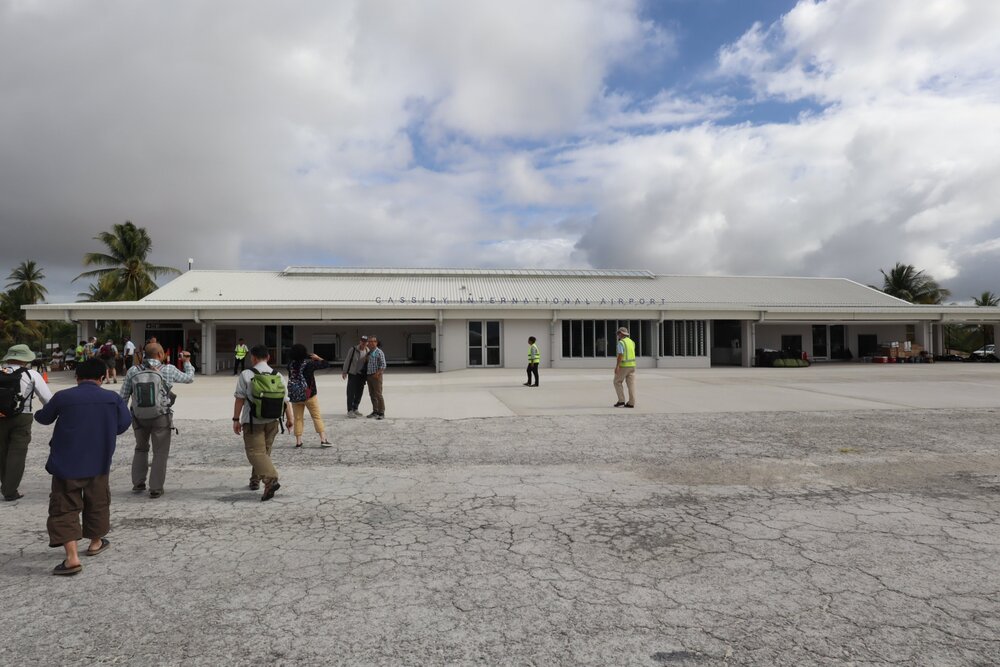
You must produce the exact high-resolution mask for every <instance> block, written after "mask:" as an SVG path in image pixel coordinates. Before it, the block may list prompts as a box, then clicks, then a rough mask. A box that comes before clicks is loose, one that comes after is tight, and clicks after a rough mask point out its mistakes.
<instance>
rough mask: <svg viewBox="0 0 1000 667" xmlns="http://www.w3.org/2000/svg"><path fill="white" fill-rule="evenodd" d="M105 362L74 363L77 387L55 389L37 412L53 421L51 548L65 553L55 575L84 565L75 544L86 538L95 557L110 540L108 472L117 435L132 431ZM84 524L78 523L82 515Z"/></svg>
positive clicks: (46, 420)
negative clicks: (108, 384)
mask: <svg viewBox="0 0 1000 667" xmlns="http://www.w3.org/2000/svg"><path fill="white" fill-rule="evenodd" d="M106 372H107V366H106V365H105V364H104V363H102V362H101V360H100V359H88V360H87V361H84V362H83V363H80V364H77V367H76V386H75V387H72V388H70V389H63V390H62V391H60V392H57V393H56V395H55V396H53V397H52V400H51V401H49V402H48V403H46V404H45V407H43V408H42V409H41V410H39V411H38V412H37V413H36V414H35V421H37V422H38V423H39V424H44V425H49V424H52V423H53V422H55V428H54V429H53V430H52V440H51V441H50V442H49V458H48V460H47V461H46V463H45V471H46V472H48V473H49V474H50V475H52V493H51V494H50V495H49V518H48V521H47V522H46V528H47V530H48V533H49V546H50V547H52V548H57V547H62V548H63V549H64V550H65V552H66V556H65V558H63V561H62V562H61V563H59V564H58V565H56V566H55V568H54V569H53V570H52V574H56V575H72V574H77V573H78V572H80V571H81V570H82V569H83V564H82V563H81V562H80V554H79V552H78V551H77V546H76V543H77V541H78V540H80V539H82V538H88V539H89V540H90V545H89V546H88V548H87V550H86V551H85V552H84V553H86V554H87V555H88V556H97V555H98V554H102V553H104V552H105V551H107V549H108V547H110V546H111V542H110V541H108V539H107V538H106V537H105V535H107V534H108V532H109V531H110V530H111V487H110V485H109V483H108V475H109V474H110V472H111V458H112V456H113V455H114V453H115V439H116V437H117V436H119V435H121V434H122V433H124V432H125V431H126V430H128V427H129V424H131V422H132V417H131V415H129V411H128V407H126V405H125V401H123V400H122V399H121V397H120V396H119V395H118V394H116V393H114V392H113V391H105V390H104V389H102V388H101V382H102V380H103V378H104V376H105V374H106ZM81 513H82V514H83V525H82V526H81V525H80V514H81Z"/></svg>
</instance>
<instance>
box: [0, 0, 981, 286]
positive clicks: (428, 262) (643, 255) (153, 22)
mask: <svg viewBox="0 0 1000 667" xmlns="http://www.w3.org/2000/svg"><path fill="white" fill-rule="evenodd" d="M998 34H1000V2H997V0H920V1H919V2H914V1H904V0H897V1H890V0H825V1H823V0H799V1H798V2H796V1H795V0H753V1H747V0H646V1H642V0H579V1H576V0H546V1H545V2H538V1H537V0H504V2H487V1H485V0H484V1H482V2H480V1H470V0H421V1H420V2H410V1H407V0H396V1H390V0H353V1H351V0H337V1H336V2H334V1H330V0H314V1H309V0H300V1H296V0H283V1H282V2H275V1H269V2H264V1H257V0H228V1H226V0H219V1H214V2H202V1H201V0H171V1H170V2H164V1H160V2H143V1H139V0H92V1H87V0H0V229H3V233H4V242H3V243H2V245H0V255H2V262H0V268H2V267H13V266H14V265H15V264H16V263H17V262H18V261H20V260H22V259H26V258H27V259H35V260H36V261H38V262H39V263H40V264H41V265H42V266H43V267H44V269H45V270H46V273H47V274H48V277H49V279H48V281H47V284H48V286H49V289H50V292H51V295H50V301H59V300H72V299H73V298H74V295H75V294H76V292H78V291H82V290H84V289H85V287H86V284H84V283H83V282H82V281H81V282H77V283H73V284H71V283H70V280H71V279H72V278H73V277H74V276H75V275H76V274H78V273H79V272H81V271H82V270H83V267H82V266H81V255H82V254H83V253H84V252H86V251H90V250H97V249H98V246H97V244H96V242H94V241H93V240H92V239H93V236H94V235H95V234H96V233H98V232H99V231H101V230H104V229H108V228H109V227H110V225H111V224H113V223H119V222H124V221H125V220H132V221H133V222H135V223H136V224H138V225H140V226H143V227H146V228H147V229H148V230H149V232H150V234H151V235H152V237H153V240H154V255H153V259H154V261H156V262H157V263H162V264H169V265H173V266H177V267H179V268H182V267H184V266H186V262H187V258H188V257H194V258H195V265H196V267H197V268H246V269H257V268H264V269H275V268H282V267H284V266H286V265H289V264H321V265H333V266H409V267H425V266H448V267H545V268H564V267H584V268H587V267H590V268H641V269H649V270H652V271H655V272H658V273H684V274H768V275H819V276H845V277H849V278H853V279H855V280H859V281H861V282H865V283H876V282H879V281H880V279H881V278H880V275H879V269H880V268H888V267H890V266H892V264H893V263H895V262H897V261H902V262H905V263H911V264H914V265H915V266H917V267H918V268H922V269H926V270H927V271H928V272H929V273H931V274H933V275H934V276H935V277H937V278H938V279H939V281H940V282H942V283H943V284H944V285H945V286H947V287H949V288H951V289H952V291H953V292H954V296H955V298H956V299H966V298H967V297H969V296H971V295H973V294H978V293H980V292H981V291H983V290H986V289H989V290H993V291H996V292H1000V262H998V261H997V260H998V259H1000V185H998V184H1000V39H997V35H998ZM7 270H9V269H4V271H5V272H6V271H7Z"/></svg>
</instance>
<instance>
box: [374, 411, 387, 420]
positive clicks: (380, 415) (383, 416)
mask: <svg viewBox="0 0 1000 667" xmlns="http://www.w3.org/2000/svg"><path fill="white" fill-rule="evenodd" d="M375 419H379V420H382V419H385V415H384V414H382V413H381V412H380V413H379V414H377V415H375Z"/></svg>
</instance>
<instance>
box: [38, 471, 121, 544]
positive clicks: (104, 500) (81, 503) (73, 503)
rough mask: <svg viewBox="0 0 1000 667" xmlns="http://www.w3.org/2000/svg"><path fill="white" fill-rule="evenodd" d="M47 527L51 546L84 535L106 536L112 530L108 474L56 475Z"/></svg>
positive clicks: (87, 536)
mask: <svg viewBox="0 0 1000 667" xmlns="http://www.w3.org/2000/svg"><path fill="white" fill-rule="evenodd" d="M81 512H82V513H83V527H82V528H81V526H80V513H81ZM46 528H48V531H49V546H50V547H61V546H62V545H64V544H66V543H67V542H76V541H77V540H79V539H81V538H84V537H86V538H89V539H91V540H96V539H98V538H101V537H104V536H105V535H107V534H108V531H110V530H111V486H110V485H109V484H108V475H98V476H97V477H88V478H86V479H60V478H58V477H53V478H52V493H51V494H49V520H48V522H47V523H46Z"/></svg>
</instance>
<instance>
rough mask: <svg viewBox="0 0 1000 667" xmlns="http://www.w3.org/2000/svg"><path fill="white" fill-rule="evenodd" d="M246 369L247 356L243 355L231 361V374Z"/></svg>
mask: <svg viewBox="0 0 1000 667" xmlns="http://www.w3.org/2000/svg"><path fill="white" fill-rule="evenodd" d="M234 359H235V358H234ZM246 369H247V358H246V357H243V358H242V359H235V361H234V363H233V375H236V374H237V373H242V372H243V371H245V370H246Z"/></svg>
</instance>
